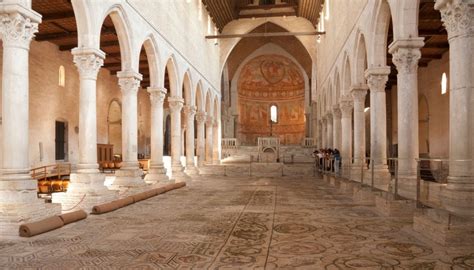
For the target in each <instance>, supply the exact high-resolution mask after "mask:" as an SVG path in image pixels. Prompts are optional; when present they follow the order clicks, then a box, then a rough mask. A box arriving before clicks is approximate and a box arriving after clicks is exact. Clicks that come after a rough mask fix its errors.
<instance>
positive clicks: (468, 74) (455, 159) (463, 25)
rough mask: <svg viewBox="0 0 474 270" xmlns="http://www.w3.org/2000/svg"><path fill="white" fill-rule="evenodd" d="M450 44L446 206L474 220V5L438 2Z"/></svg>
mask: <svg viewBox="0 0 474 270" xmlns="http://www.w3.org/2000/svg"><path fill="white" fill-rule="evenodd" d="M435 9H437V10H439V11H440V12H441V18H442V20H443V22H444V25H445V27H446V29H447V31H448V40H449V47H450V48H449V63H450V65H449V68H450V76H451V78H450V79H449V82H450V87H449V88H450V89H449V91H450V92H449V102H450V104H449V111H450V112H449V117H450V118H449V124H450V127H449V136H450V139H449V159H450V160H451V161H450V163H449V177H448V185H447V187H446V189H445V190H444V191H443V194H442V200H443V205H444V206H445V207H446V208H447V209H448V210H450V211H452V212H455V213H457V214H460V215H468V216H474V207H473V205H474V142H473V138H474V122H473V121H474V94H473V92H474V64H473V63H474V53H473V51H474V19H473V16H474V1H472V0H437V1H436V4H435Z"/></svg>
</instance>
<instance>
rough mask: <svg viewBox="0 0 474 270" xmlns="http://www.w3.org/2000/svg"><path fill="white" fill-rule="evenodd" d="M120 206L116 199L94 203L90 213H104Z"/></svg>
mask: <svg viewBox="0 0 474 270" xmlns="http://www.w3.org/2000/svg"><path fill="white" fill-rule="evenodd" d="M120 207H122V206H121V205H120V204H119V203H118V202H117V201H113V202H109V203H104V204H100V205H96V206H94V207H92V214H95V215H99V214H104V213H108V212H111V211H114V210H117V209H119V208H120Z"/></svg>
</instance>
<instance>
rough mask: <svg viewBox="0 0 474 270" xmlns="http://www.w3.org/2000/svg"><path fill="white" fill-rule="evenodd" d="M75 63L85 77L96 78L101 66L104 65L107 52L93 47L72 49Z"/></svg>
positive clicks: (80, 73)
mask: <svg viewBox="0 0 474 270" xmlns="http://www.w3.org/2000/svg"><path fill="white" fill-rule="evenodd" d="M71 52H72V55H73V57H74V64H76V67H77V69H78V70H79V76H80V77H81V78H83V79H91V80H96V79H97V74H98V73H99V70H100V68H101V67H102V66H103V65H104V59H105V53H104V52H103V51H101V50H98V49H93V48H74V49H72V51H71Z"/></svg>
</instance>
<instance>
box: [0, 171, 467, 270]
mask: <svg viewBox="0 0 474 270" xmlns="http://www.w3.org/2000/svg"><path fill="white" fill-rule="evenodd" d="M0 268H1V269H32V268H33V269H264V268H265V269H275V268H282V269H295V268H299V269H328V270H332V269H459V270H461V269H463V270H464V269H474V250H469V249H466V248H465V249H462V248H444V247H442V246H439V245H437V244H435V243H432V242H430V241H428V240H426V239H422V238H421V236H418V235H417V234H416V233H415V232H413V230H412V229H411V223H410V221H409V220H401V219H400V218H386V217H381V216H379V215H378V214H377V213H376V212H375V209H374V207H371V206H363V205H358V204H356V203H354V202H353V201H352V199H351V196H349V195H348V194H344V193H342V192H341V191H339V190H337V189H335V188H333V187H330V186H328V185H327V184H325V183H324V182H323V181H322V180H321V179H317V178H302V177H299V178H291V177H287V178H249V177H245V178H237V177H235V178H230V177H227V178H225V177H205V178H204V177H199V178H196V179H195V181H193V182H190V183H189V185H188V186H187V187H185V188H183V189H179V190H175V191H172V192H169V193H166V194H164V195H160V196H158V197H154V198H152V199H149V200H146V201H143V202H140V203H136V204H134V205H131V206H129V207H126V208H123V209H120V210H118V211H115V212H112V213H108V214H105V215H101V216H89V217H88V219H86V220H84V221H81V222H78V223H75V224H72V225H68V226H65V227H63V228H61V229H59V230H56V231H53V232H49V233H46V234H43V235H40V236H37V237H34V238H30V239H22V240H20V241H16V242H7V241H2V240H0Z"/></svg>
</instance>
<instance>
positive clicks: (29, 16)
mask: <svg viewBox="0 0 474 270" xmlns="http://www.w3.org/2000/svg"><path fill="white" fill-rule="evenodd" d="M1 7H2V14H0V34H1V36H2V41H3V46H4V47H17V48H22V49H25V50H29V48H30V43H31V40H32V39H33V37H34V36H35V34H36V33H37V32H38V24H39V23H40V22H41V15H39V14H38V13H37V12H35V11H33V10H29V9H26V8H24V7H22V6H21V5H2V6H1Z"/></svg>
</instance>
